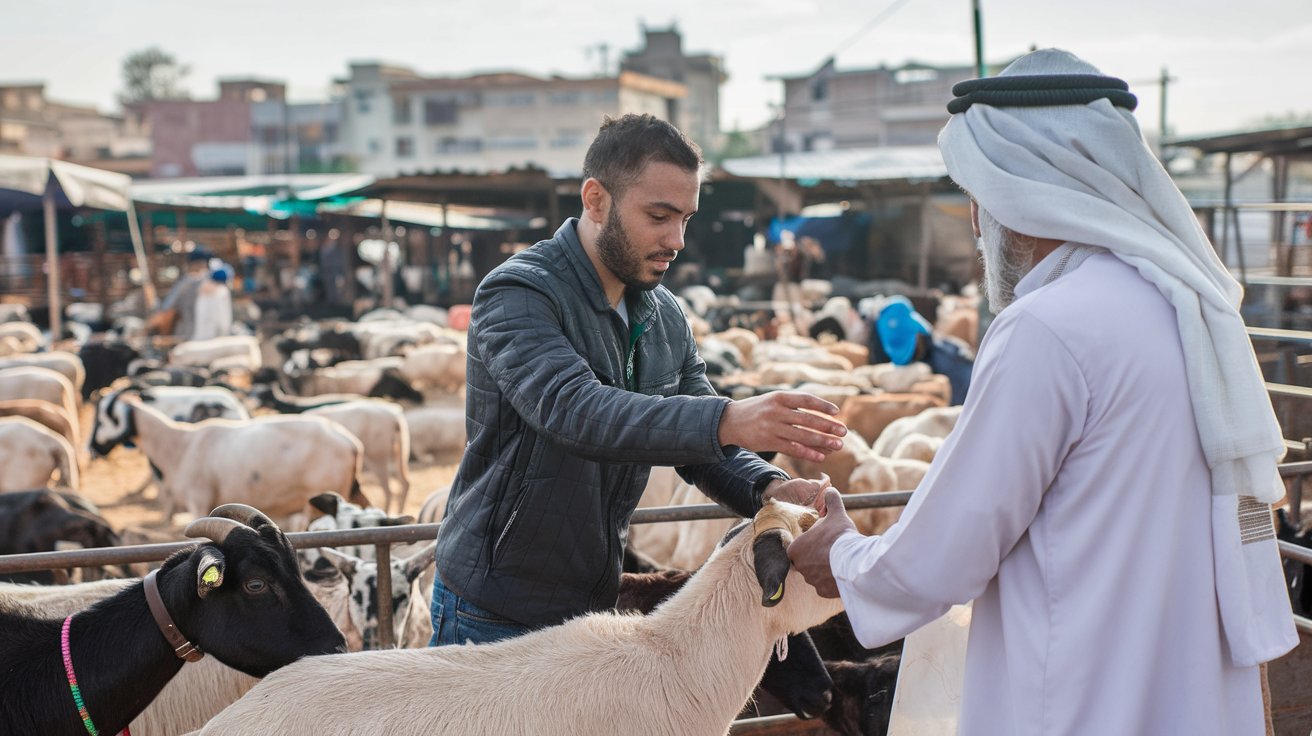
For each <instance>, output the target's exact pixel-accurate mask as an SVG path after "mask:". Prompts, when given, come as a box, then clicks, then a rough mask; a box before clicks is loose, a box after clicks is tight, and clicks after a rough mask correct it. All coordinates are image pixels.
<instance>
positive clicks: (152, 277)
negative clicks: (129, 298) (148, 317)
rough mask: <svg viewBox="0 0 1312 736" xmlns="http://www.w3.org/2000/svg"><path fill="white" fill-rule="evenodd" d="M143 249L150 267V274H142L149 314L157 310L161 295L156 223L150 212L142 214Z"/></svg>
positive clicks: (146, 211)
mask: <svg viewBox="0 0 1312 736" xmlns="http://www.w3.org/2000/svg"><path fill="white" fill-rule="evenodd" d="M141 249H142V250H143V251H145V254H146V263H147V265H149V267H150V272H149V273H144V274H142V278H141V282H142V286H141V288H142V289H144V290H145V291H146V313H147V314H149V313H150V312H153V311H154V310H155V306H156V304H157V303H158V302H157V299H156V297H157V296H158V294H159V291H158V288H159V284H158V283H156V281H157V279H159V254H157V253H156V252H155V221H154V218H152V217H151V216H150V210H145V211H143V212H142V213H141Z"/></svg>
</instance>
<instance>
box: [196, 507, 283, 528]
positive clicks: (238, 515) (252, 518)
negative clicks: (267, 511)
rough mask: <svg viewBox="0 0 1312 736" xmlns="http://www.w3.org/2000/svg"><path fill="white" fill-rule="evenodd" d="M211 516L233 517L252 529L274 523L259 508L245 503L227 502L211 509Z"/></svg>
mask: <svg viewBox="0 0 1312 736" xmlns="http://www.w3.org/2000/svg"><path fill="white" fill-rule="evenodd" d="M210 516H213V517H218V518H220V519H233V520H234V521H238V522H241V523H242V524H245V525H246V526H248V527H250V528H252V529H259V528H260V527H262V526H265V525H272V524H273V522H272V521H270V520H269V517H267V516H265V515H264V514H263V513H262V512H261V511H260V510H259V509H257V508H255V507H254V506H247V505H246V504H244V503H225V504H223V505H222V506H219V507H217V508H215V509H214V510H213V511H211V512H210Z"/></svg>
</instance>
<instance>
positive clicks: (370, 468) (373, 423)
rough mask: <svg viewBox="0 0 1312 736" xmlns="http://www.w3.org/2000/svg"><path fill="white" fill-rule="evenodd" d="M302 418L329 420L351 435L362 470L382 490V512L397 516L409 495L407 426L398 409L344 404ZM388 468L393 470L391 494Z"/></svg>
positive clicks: (382, 404)
mask: <svg viewBox="0 0 1312 736" xmlns="http://www.w3.org/2000/svg"><path fill="white" fill-rule="evenodd" d="M302 416H318V417H324V418H325V419H330V420H332V421H334V422H337V423H338V424H340V425H342V426H343V427H345V428H346V430H347V431H348V432H350V433H351V434H353V435H355V437H356V439H358V440H360V444H361V445H363V446H364V470H365V471H366V472H368V473H370V474H371V475H373V476H374V477H375V478H376V479H377V480H378V483H379V485H381V486H382V487H383V504H382V506H383V510H384V511H390V510H392V509H395V510H396V513H398V514H399V513H401V510H402V509H403V508H405V499H406V496H407V495H409V493H410V425H409V424H408V423H407V422H406V417H405V413H404V412H402V411H401V407H399V406H397V405H396V404H391V403H388V402H386V401H347V402H344V403H341V404H331V405H329V406H321V407H319V408H317V409H310V410H309V411H306V412H304V413H303V414H302ZM392 466H395V468H396V481H397V486H398V490H397V491H396V492H395V493H393V491H392V473H391V468H392Z"/></svg>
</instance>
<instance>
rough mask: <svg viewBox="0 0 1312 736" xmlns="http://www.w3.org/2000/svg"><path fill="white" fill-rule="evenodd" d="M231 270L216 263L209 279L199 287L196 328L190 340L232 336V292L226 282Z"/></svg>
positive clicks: (230, 275)
mask: <svg viewBox="0 0 1312 736" xmlns="http://www.w3.org/2000/svg"><path fill="white" fill-rule="evenodd" d="M231 279H232V269H231V268H229V266H228V264H226V263H222V262H219V263H216V264H214V265H213V266H212V267H211V269H210V277H209V280H207V281H206V282H205V283H203V284H201V285H200V289H199V290H198V292H197V294H196V327H195V329H194V330H192V333H191V339H192V340H209V339H212V338H215V337H223V336H225V335H231V334H232V292H231V291H230V290H229V289H228V282H229V281H231Z"/></svg>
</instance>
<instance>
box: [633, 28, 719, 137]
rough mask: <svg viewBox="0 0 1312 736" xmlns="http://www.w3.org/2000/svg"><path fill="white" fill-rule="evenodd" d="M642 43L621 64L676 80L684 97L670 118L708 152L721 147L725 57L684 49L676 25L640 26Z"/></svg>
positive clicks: (636, 70)
mask: <svg viewBox="0 0 1312 736" xmlns="http://www.w3.org/2000/svg"><path fill="white" fill-rule="evenodd" d="M642 34H643V47H642V48H641V49H639V50H637V51H630V52H627V53H626V54H625V55H624V61H623V62H622V63H621V65H620V68H621V69H622V70H624V71H633V72H640V73H642V74H646V75H648V76H652V77H658V78H660V79H668V80H671V81H674V82H678V83H680V84H682V85H684V86H685V87H687V88H688V95H687V97H685V98H683V99H682V100H678V101H676V102H675V105H674V114H673V115H672V116H671V118H670V121H671V122H673V123H674V124H675V125H677V126H679V129H680V130H682V131H683V132H684V133H686V134H688V135H689V136H690V137H691V138H692V139H693V140H695V141H697V144H698V145H700V146H701V147H702V150H703V151H705V152H706V154H707V155H708V156H710V155H713V154H714V153H715V152H718V151H719V150H720V149H721V148H722V147H723V141H722V139H721V135H720V85H722V84H724V83H725V82H726V81H728V79H729V77H728V75H727V74H725V72H724V60H723V59H721V58H720V57H719V56H715V55H712V54H694V55H691V56H689V55H687V54H684V53H683V37H682V36H681V35H680V34H679V30H678V27H677V26H670V27H669V28H667V29H653V28H647V27H645V26H644V27H643V29H642Z"/></svg>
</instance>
